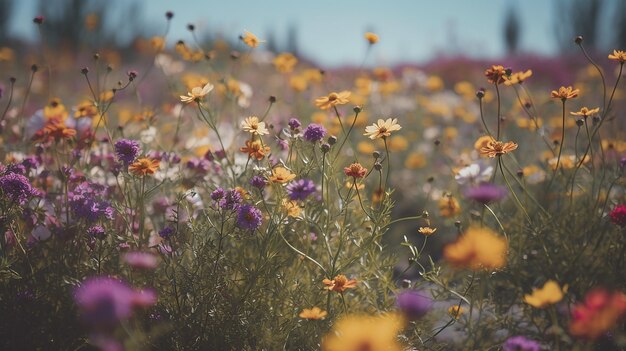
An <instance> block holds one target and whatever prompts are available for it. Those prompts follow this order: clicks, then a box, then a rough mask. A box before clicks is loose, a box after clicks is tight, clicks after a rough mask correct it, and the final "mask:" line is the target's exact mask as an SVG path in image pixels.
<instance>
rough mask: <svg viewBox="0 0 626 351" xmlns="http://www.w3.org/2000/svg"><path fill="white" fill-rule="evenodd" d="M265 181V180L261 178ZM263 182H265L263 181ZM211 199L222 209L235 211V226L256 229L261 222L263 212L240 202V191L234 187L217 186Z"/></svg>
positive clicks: (241, 199)
mask: <svg viewBox="0 0 626 351" xmlns="http://www.w3.org/2000/svg"><path fill="white" fill-rule="evenodd" d="M263 182H265V180H263ZM263 184H265V183H263ZM211 199H213V201H215V202H216V203H217V205H218V206H219V208H221V209H222V210H224V211H232V210H234V211H236V212H237V227H238V228H241V229H247V230H252V231H254V230H256V229H258V228H259V227H260V226H261V224H262V223H263V214H262V213H261V211H260V210H259V209H258V208H256V207H254V206H253V205H248V204H242V202H243V198H242V196H241V193H240V192H239V191H237V190H235V189H230V190H224V189H222V188H217V189H215V190H213V192H212V193H211Z"/></svg>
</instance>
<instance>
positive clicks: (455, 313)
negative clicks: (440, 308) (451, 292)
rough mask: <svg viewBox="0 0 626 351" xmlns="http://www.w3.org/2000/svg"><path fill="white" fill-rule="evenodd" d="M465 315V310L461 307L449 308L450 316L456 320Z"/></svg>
mask: <svg viewBox="0 0 626 351" xmlns="http://www.w3.org/2000/svg"><path fill="white" fill-rule="evenodd" d="M463 313H465V309H464V308H463V307H461V306H459V305H454V306H450V308H448V314H449V315H450V317H452V318H454V319H459V317H461V315H463Z"/></svg>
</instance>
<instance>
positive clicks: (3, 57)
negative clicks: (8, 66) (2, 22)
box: [0, 47, 15, 62]
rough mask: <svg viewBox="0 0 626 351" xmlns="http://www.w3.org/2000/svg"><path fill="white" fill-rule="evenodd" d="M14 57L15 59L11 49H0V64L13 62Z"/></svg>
mask: <svg viewBox="0 0 626 351" xmlns="http://www.w3.org/2000/svg"><path fill="white" fill-rule="evenodd" d="M14 57H15V53H14V52H13V50H12V49H11V48H8V47H2V48H0V62H9V61H13V58H14Z"/></svg>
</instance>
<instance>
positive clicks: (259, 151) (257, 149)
mask: <svg viewBox="0 0 626 351" xmlns="http://www.w3.org/2000/svg"><path fill="white" fill-rule="evenodd" d="M239 151H241V152H244V153H247V154H248V157H250V158H252V157H254V158H256V159H257V160H259V161H260V160H262V159H263V158H264V157H265V155H266V154H267V153H269V152H270V147H269V146H263V144H262V143H261V141H260V140H255V141H252V140H246V146H244V147H242V148H240V149H239Z"/></svg>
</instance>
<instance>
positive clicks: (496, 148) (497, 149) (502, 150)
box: [480, 140, 517, 158]
mask: <svg viewBox="0 0 626 351" xmlns="http://www.w3.org/2000/svg"><path fill="white" fill-rule="evenodd" d="M515 149H517V144H516V143H514V142H512V141H507V142H506V143H505V142H502V141H496V140H491V141H489V142H488V143H487V145H486V146H484V147H483V148H481V149H480V154H481V155H482V156H487V157H491V158H494V157H496V156H502V155H504V154H507V153H509V152H511V151H513V150H515Z"/></svg>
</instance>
